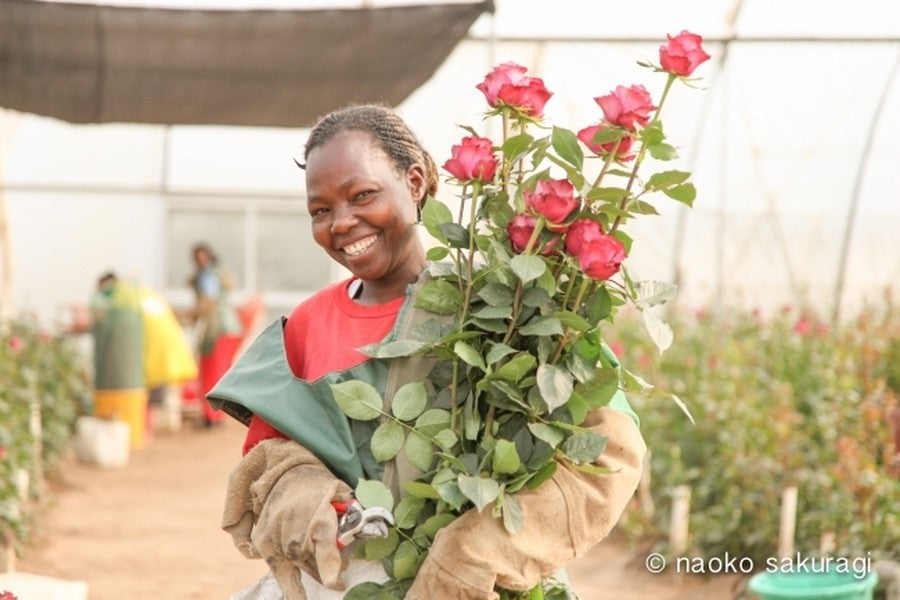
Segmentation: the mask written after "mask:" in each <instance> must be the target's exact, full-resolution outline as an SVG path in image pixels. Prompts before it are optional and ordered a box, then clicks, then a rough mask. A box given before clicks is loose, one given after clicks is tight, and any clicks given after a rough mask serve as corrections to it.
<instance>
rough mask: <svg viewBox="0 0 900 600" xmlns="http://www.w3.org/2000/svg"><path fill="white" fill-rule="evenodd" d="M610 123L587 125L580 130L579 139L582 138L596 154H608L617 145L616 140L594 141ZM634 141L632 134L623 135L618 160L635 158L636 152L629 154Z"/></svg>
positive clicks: (617, 153)
mask: <svg viewBox="0 0 900 600" xmlns="http://www.w3.org/2000/svg"><path fill="white" fill-rule="evenodd" d="M608 127H609V125H591V126H589V127H585V128H584V129H582V130H581V131H579V132H578V139H579V140H581V141H582V142H583V143H584V145H585V146H587V147H588V149H589V150H590V151H591V152H593V153H594V154H596V155H597V156H604V157H605V156H608V155H609V153H610V152H612V150H613V148H614V147H615V145H616V143H615V142H606V143H604V144H598V143H597V142H595V141H594V137H595V136H596V135H597V133H599V132H600V131H601V130H604V129H607V128H608ZM633 143H634V138H633V137H631V136H630V135H627V134H626V135H623V136H622V139H621V140H619V147H618V148H617V149H616V160H618V161H621V162H628V161H629V160H634V154H629V152H628V151H629V150H631V145H632V144H633Z"/></svg>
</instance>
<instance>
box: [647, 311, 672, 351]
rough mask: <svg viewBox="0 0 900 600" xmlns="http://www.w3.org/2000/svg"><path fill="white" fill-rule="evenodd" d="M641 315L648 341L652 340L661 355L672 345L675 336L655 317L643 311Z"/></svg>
mask: <svg viewBox="0 0 900 600" xmlns="http://www.w3.org/2000/svg"><path fill="white" fill-rule="evenodd" d="M643 315H644V325H645V326H646V327H647V333H649V334H650V339H652V340H653V343H654V344H656V347H657V348H658V349H659V353H660V354H662V353H663V352H665V351H666V350H667V349H668V348H669V346H671V345H672V341H673V340H674V339H675V334H674V333H672V328H671V327H669V324H668V323H666V322H665V321H663V320H662V319H660V318H659V317H657V316H656V315H654V314H651V313H649V312H647V311H644V312H643Z"/></svg>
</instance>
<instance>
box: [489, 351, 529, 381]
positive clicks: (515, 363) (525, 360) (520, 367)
mask: <svg viewBox="0 0 900 600" xmlns="http://www.w3.org/2000/svg"><path fill="white" fill-rule="evenodd" d="M536 362H537V360H536V359H535V358H534V356H533V355H531V354H530V353H528V352H522V353H521V354H519V355H518V356H516V357H515V358H513V359H512V360H510V361H509V362H508V363H506V364H504V365H503V366H501V367H500V368H499V369H497V377H500V378H501V379H505V380H506V381H512V382H517V381H519V380H520V379H522V378H523V377H525V375H527V374H528V373H529V372H530V371H531V369H533V368H534V365H535V363H536Z"/></svg>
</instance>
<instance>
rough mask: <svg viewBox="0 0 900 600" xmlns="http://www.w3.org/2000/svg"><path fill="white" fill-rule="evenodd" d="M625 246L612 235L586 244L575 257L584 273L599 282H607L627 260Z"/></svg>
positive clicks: (603, 236)
mask: <svg viewBox="0 0 900 600" xmlns="http://www.w3.org/2000/svg"><path fill="white" fill-rule="evenodd" d="M625 256H626V255H625V246H624V245H623V244H622V242H620V241H619V240H617V239H616V238H614V237H613V236H611V235H602V236H600V238H599V239H595V240H590V241H588V242H585V243H584V245H583V246H582V247H581V252H580V253H579V254H578V255H577V256H576V257H575V258H577V259H578V264H579V265H580V266H581V270H582V271H584V273H585V274H586V275H587V276H588V277H591V278H592V279H596V280H598V281H605V280H607V279H609V278H610V277H612V276H613V275H615V274H616V273H618V272H619V266H620V265H621V264H622V261H623V260H625Z"/></svg>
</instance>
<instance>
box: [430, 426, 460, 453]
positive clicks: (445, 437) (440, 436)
mask: <svg viewBox="0 0 900 600" xmlns="http://www.w3.org/2000/svg"><path fill="white" fill-rule="evenodd" d="M433 439H434V442H435V443H436V444H437V445H438V446H440V447H441V448H443V449H444V450H450V449H451V448H453V446H455V445H456V442H458V441H459V438H458V437H456V434H455V433H453V430H452V429H442V430H441V431H438V432H437V433H436V434H435V436H434V438H433Z"/></svg>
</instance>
